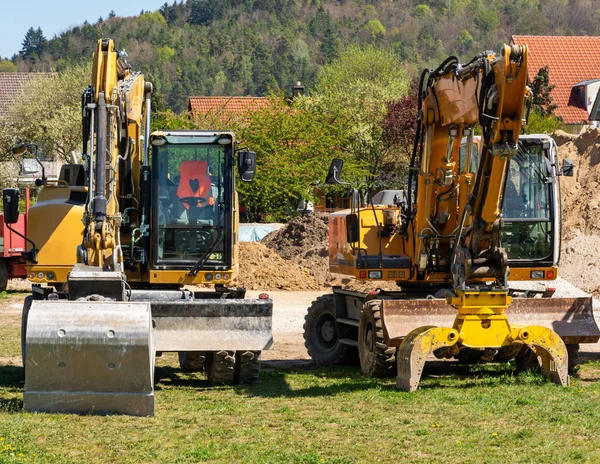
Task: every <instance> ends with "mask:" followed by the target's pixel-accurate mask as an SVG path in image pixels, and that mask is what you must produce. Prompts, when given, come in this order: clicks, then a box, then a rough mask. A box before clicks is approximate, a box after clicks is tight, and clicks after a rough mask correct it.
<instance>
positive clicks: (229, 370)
mask: <svg viewBox="0 0 600 464" xmlns="http://www.w3.org/2000/svg"><path fill="white" fill-rule="evenodd" d="M234 373H235V351H225V350H222V351H208V352H207V353H206V376H207V377H208V383H209V384H210V385H211V386H215V385H231V384H233V383H234Z"/></svg>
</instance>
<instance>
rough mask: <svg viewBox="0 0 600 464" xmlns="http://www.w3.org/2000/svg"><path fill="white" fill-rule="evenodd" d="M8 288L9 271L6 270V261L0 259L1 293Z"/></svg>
mask: <svg viewBox="0 0 600 464" xmlns="http://www.w3.org/2000/svg"><path fill="white" fill-rule="evenodd" d="M7 286H8V269H7V268H6V261H4V260H3V259H0V292H4V291H6V287H7Z"/></svg>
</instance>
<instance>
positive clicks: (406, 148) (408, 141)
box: [381, 79, 419, 188]
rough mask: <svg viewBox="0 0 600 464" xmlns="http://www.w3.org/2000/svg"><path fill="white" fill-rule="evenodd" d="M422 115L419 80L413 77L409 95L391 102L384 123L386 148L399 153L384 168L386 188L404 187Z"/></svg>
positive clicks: (383, 174) (383, 178) (383, 177)
mask: <svg viewBox="0 0 600 464" xmlns="http://www.w3.org/2000/svg"><path fill="white" fill-rule="evenodd" d="M418 114H419V81H418V80H417V79H414V80H413V81H412V83H411V86H410V89H409V91H408V94H407V95H406V96H405V97H402V98H401V99H400V100H398V101H394V102H390V103H388V106H387V114H386V115H385V118H384V120H383V123H382V127H383V138H384V141H385V143H386V145H387V147H388V148H389V149H390V150H391V151H393V152H395V153H397V154H398V156H397V157H395V158H393V159H391V160H390V161H389V163H388V165H386V166H384V169H383V170H382V171H383V173H382V176H381V177H382V180H384V181H385V183H386V187H396V188H401V187H404V178H405V177H406V174H407V170H406V168H407V166H408V164H409V161H410V156H411V154H412V149H413V143H414V138H415V136H416V131H417V118H418Z"/></svg>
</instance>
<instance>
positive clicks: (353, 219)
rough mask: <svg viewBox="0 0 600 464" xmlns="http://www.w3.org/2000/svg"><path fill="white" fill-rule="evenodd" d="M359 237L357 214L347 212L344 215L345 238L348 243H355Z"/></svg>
mask: <svg viewBox="0 0 600 464" xmlns="http://www.w3.org/2000/svg"><path fill="white" fill-rule="evenodd" d="M359 238H360V233H359V230H358V216H357V215H356V214H349V215H348V216H346V239H347V240H348V243H356V242H358V240H359Z"/></svg>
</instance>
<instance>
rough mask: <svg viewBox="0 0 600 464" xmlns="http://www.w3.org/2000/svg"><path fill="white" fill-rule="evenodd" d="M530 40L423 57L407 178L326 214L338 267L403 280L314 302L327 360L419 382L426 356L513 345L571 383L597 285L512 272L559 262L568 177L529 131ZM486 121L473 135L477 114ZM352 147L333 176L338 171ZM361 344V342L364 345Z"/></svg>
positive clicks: (313, 343)
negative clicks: (583, 294)
mask: <svg viewBox="0 0 600 464" xmlns="http://www.w3.org/2000/svg"><path fill="white" fill-rule="evenodd" d="M527 56H528V55H527V47H526V46H508V45H505V46H504V48H503V50H502V53H501V55H500V56H498V57H497V56H495V55H494V54H493V53H491V52H485V53H482V54H480V55H478V56H476V57H475V58H473V59H472V60H471V61H469V62H468V63H465V64H461V63H460V62H459V60H458V58H457V57H454V56H452V57H449V58H447V59H446V60H445V61H444V62H443V63H442V64H441V65H440V66H439V67H438V68H437V69H435V70H425V71H424V72H423V74H422V76H421V81H420V96H419V117H418V125H417V133H416V138H415V142H414V150H413V154H412V159H411V162H410V166H409V175H408V188H407V189H406V190H398V191H383V192H380V193H378V194H377V195H374V196H373V197H372V198H371V199H370V200H369V202H368V203H367V204H363V205H361V204H360V198H361V196H360V195H358V194H353V199H354V201H353V204H352V208H351V209H349V210H343V211H339V212H335V213H332V214H331V216H330V219H329V259H330V270H331V271H332V272H335V273H339V274H344V275H347V276H351V277H354V278H356V279H359V280H363V281H370V282H378V281H383V280H387V281H394V282H396V283H397V284H398V286H399V287H400V288H399V289H398V291H383V290H380V289H378V290H377V291H374V292H371V293H369V294H365V293H361V292H354V291H349V290H344V289H342V288H340V287H334V288H333V293H332V294H329V295H323V296H322V297H320V298H318V299H317V300H316V301H315V302H313V304H312V306H311V307H310V308H309V309H308V313H307V315H306V318H305V325H304V338H305V344H306V347H307V350H308V352H309V354H310V356H311V357H312V359H313V360H314V361H315V362H316V363H317V364H322V365H326V364H332V363H340V362H343V361H345V360H348V359H349V358H355V357H356V356H357V355H358V358H359V361H360V365H361V369H362V371H363V373H364V374H365V375H374V376H390V375H394V374H396V375H397V382H396V383H397V386H398V388H400V389H402V390H406V391H414V390H416V389H417V388H418V385H419V382H420V379H421V374H422V372H423V368H424V364H425V361H426V359H428V358H430V357H431V355H434V356H435V357H437V358H456V359H458V360H462V361H465V362H472V361H485V360H493V359H496V360H510V359H515V360H516V362H517V365H518V366H519V367H522V368H526V367H529V366H535V365H539V366H540V368H541V370H542V372H543V374H544V375H545V376H547V377H548V378H550V379H551V380H552V381H553V382H555V383H557V384H559V385H568V383H569V374H568V372H569V367H573V366H574V363H575V362H576V356H577V350H578V348H579V344H580V343H594V342H597V341H598V339H599V338H600V331H599V330H598V326H597V325H596V322H595V320H594V317H593V313H592V302H591V298H548V297H550V296H552V294H553V290H552V289H548V288H545V289H542V290H537V291H536V290H532V289H528V290H519V289H518V288H512V287H511V286H510V284H509V280H511V281H534V282H544V281H552V280H554V279H556V278H557V275H558V260H559V256H560V236H561V219H560V217H561V210H560V185H559V181H560V177H561V176H562V175H572V170H573V166H572V163H570V162H569V160H564V161H563V163H562V165H559V161H558V157H557V149H556V145H555V143H554V141H553V140H552V138H551V137H549V136H547V135H528V136H523V135H521V136H520V134H521V132H522V128H523V126H524V124H525V122H526V116H527V113H528V111H529V104H528V101H530V100H529V97H530V94H531V93H530V90H529V89H528V87H527ZM477 125H479V126H480V128H481V131H482V135H481V137H475V136H474V132H475V129H476V126H477ZM342 166H343V161H342V160H334V161H333V162H332V165H331V167H330V170H329V173H328V177H327V182H328V183H330V184H340V183H343V182H342V181H341V177H340V174H341V170H342ZM357 348H358V349H357Z"/></svg>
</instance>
